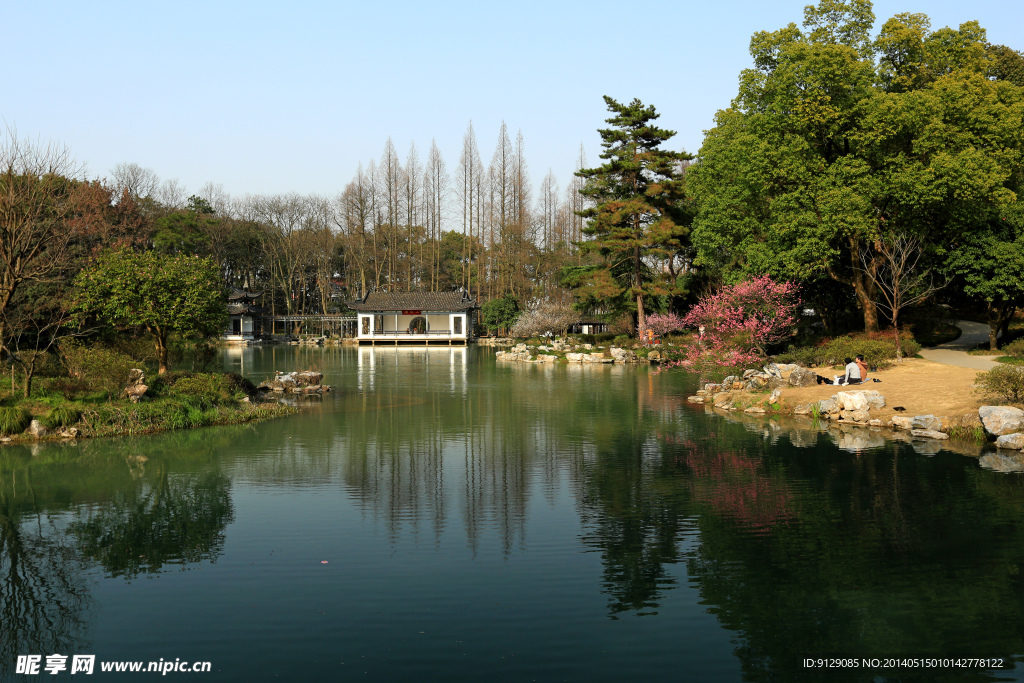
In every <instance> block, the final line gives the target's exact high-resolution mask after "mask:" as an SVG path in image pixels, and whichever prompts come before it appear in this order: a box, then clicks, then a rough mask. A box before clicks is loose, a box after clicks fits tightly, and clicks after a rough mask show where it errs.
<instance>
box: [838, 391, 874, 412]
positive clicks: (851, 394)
mask: <svg viewBox="0 0 1024 683" xmlns="http://www.w3.org/2000/svg"><path fill="white" fill-rule="evenodd" d="M836 403H838V404H839V406H840V408H841V409H842V410H868V409H869V406H868V400H867V398H865V396H864V392H863V391H840V392H839V393H837V394H836Z"/></svg>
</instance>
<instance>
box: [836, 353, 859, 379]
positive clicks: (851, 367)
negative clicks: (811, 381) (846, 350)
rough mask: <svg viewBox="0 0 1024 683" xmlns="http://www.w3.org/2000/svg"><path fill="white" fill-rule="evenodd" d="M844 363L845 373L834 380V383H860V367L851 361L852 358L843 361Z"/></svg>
mask: <svg viewBox="0 0 1024 683" xmlns="http://www.w3.org/2000/svg"><path fill="white" fill-rule="evenodd" d="M843 362H844V363H846V374H845V375H843V376H842V377H840V378H839V379H838V380H836V382H835V383H836V384H860V368H859V367H857V364H856V363H854V362H853V359H852V358H847V359H846V360H844V361H843Z"/></svg>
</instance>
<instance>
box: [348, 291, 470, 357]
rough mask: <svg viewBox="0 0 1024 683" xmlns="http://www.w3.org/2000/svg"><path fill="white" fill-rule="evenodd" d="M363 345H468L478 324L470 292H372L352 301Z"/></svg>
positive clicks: (357, 328) (359, 336) (357, 335)
mask: <svg viewBox="0 0 1024 683" xmlns="http://www.w3.org/2000/svg"><path fill="white" fill-rule="evenodd" d="M349 307H350V308H352V309H353V310H355V311H356V313H357V315H358V318H359V320H358V323H357V325H356V337H357V338H358V339H359V343H360V344H393V345H398V344H446V345H451V344H466V343H468V342H469V341H470V340H471V339H472V338H473V328H474V326H475V325H476V311H477V305H476V299H473V298H471V297H470V296H469V294H468V293H467V292H464V291H455V292H405V293H402V292H370V293H368V294H367V295H366V296H365V297H363V298H362V299H358V300H356V301H352V302H349Z"/></svg>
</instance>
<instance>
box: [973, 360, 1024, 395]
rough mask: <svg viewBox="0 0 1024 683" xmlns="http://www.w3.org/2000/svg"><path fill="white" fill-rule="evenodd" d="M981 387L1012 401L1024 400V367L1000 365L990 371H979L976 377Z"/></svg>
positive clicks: (989, 392) (986, 391) (985, 390)
mask: <svg viewBox="0 0 1024 683" xmlns="http://www.w3.org/2000/svg"><path fill="white" fill-rule="evenodd" d="M975 383H976V384H977V385H978V387H979V389H981V390H982V391H984V392H985V393H987V394H991V395H993V396H997V397H999V398H1002V399H1005V400H1007V401H1009V402H1010V403H1020V402H1021V401H1024V367H1021V366H1019V365H1000V366H999V367H995V368H992V369H991V370H989V371H988V372H979V373H978V375H977V377H976V378H975Z"/></svg>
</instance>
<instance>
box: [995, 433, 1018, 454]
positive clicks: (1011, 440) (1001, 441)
mask: <svg viewBox="0 0 1024 683" xmlns="http://www.w3.org/2000/svg"><path fill="white" fill-rule="evenodd" d="M996 448H1006V449H1008V450H1011V451H1024V434H1003V435H1002V436H1000V437H999V438H997V439H996Z"/></svg>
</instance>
